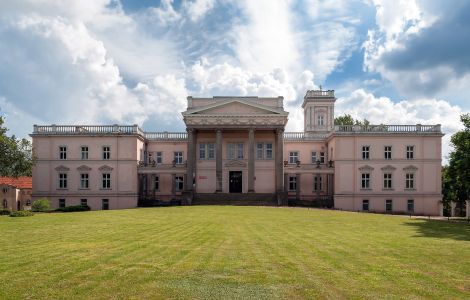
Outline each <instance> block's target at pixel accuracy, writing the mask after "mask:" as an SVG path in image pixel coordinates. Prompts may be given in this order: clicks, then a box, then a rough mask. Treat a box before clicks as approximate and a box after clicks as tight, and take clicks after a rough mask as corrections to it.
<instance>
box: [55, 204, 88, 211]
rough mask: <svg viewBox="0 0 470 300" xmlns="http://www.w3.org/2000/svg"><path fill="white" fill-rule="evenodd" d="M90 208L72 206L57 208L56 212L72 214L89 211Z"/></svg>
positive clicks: (86, 206)
mask: <svg viewBox="0 0 470 300" xmlns="http://www.w3.org/2000/svg"><path fill="white" fill-rule="evenodd" d="M89 210H90V207H89V206H88V205H72V206H66V207H59V208H58V209H56V211H61V212H74V211H89Z"/></svg>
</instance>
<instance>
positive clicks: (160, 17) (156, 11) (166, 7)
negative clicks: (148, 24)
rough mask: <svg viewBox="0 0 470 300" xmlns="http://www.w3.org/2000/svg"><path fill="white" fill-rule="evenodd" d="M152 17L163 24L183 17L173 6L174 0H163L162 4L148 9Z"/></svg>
mask: <svg viewBox="0 0 470 300" xmlns="http://www.w3.org/2000/svg"><path fill="white" fill-rule="evenodd" d="M147 12H148V14H149V17H150V18H155V19H156V20H157V22H159V23H160V24H161V25H169V24H171V23H173V22H176V21H179V20H180V19H181V14H180V13H179V12H177V11H175V9H174V8H173V0H162V1H161V2H160V6H158V7H150V8H149V9H148V11H147Z"/></svg>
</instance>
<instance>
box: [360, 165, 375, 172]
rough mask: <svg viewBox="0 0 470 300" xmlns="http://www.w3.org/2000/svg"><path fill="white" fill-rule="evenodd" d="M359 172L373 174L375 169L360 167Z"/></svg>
mask: <svg viewBox="0 0 470 300" xmlns="http://www.w3.org/2000/svg"><path fill="white" fill-rule="evenodd" d="M359 170H360V171H362V172H371V171H372V170H374V168H372V167H371V166H369V165H365V166H362V167H360V168H359Z"/></svg>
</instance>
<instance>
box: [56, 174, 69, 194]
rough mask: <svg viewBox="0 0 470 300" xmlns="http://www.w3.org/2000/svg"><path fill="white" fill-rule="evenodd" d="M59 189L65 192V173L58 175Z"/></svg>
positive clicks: (66, 176) (66, 179)
mask: <svg viewBox="0 0 470 300" xmlns="http://www.w3.org/2000/svg"><path fill="white" fill-rule="evenodd" d="M58 179H59V189H61V190H66V189H68V174H67V173H59V174H58Z"/></svg>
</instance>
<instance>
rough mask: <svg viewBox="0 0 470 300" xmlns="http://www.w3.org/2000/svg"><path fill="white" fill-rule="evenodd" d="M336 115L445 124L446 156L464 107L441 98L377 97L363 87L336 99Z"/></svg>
mask: <svg viewBox="0 0 470 300" xmlns="http://www.w3.org/2000/svg"><path fill="white" fill-rule="evenodd" d="M335 113H336V116H340V115H343V114H350V115H351V116H352V117H354V118H355V119H360V120H362V119H367V120H369V121H370V122H371V123H372V124H397V125H398V124H400V125H401V124H403V125H406V124H423V125H424V124H441V125H442V131H443V132H444V133H445V134H446V135H445V136H444V138H443V142H442V145H443V156H444V157H445V156H447V155H448V153H449V152H450V150H451V149H450V145H449V142H450V136H451V135H452V134H453V133H455V132H457V131H458V130H460V129H461V128H462V125H461V124H460V115H461V114H462V110H461V108H460V107H458V106H456V105H454V106H452V105H451V104H449V102H447V101H444V100H437V99H417V100H402V101H399V102H396V103H394V102H393V101H392V100H390V99H389V98H387V97H378V98H377V97H375V96H374V95H373V94H371V93H367V92H366V91H364V90H363V89H358V90H355V91H354V92H352V93H351V95H350V96H349V97H344V98H339V99H338V100H337V101H336V108H335Z"/></svg>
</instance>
